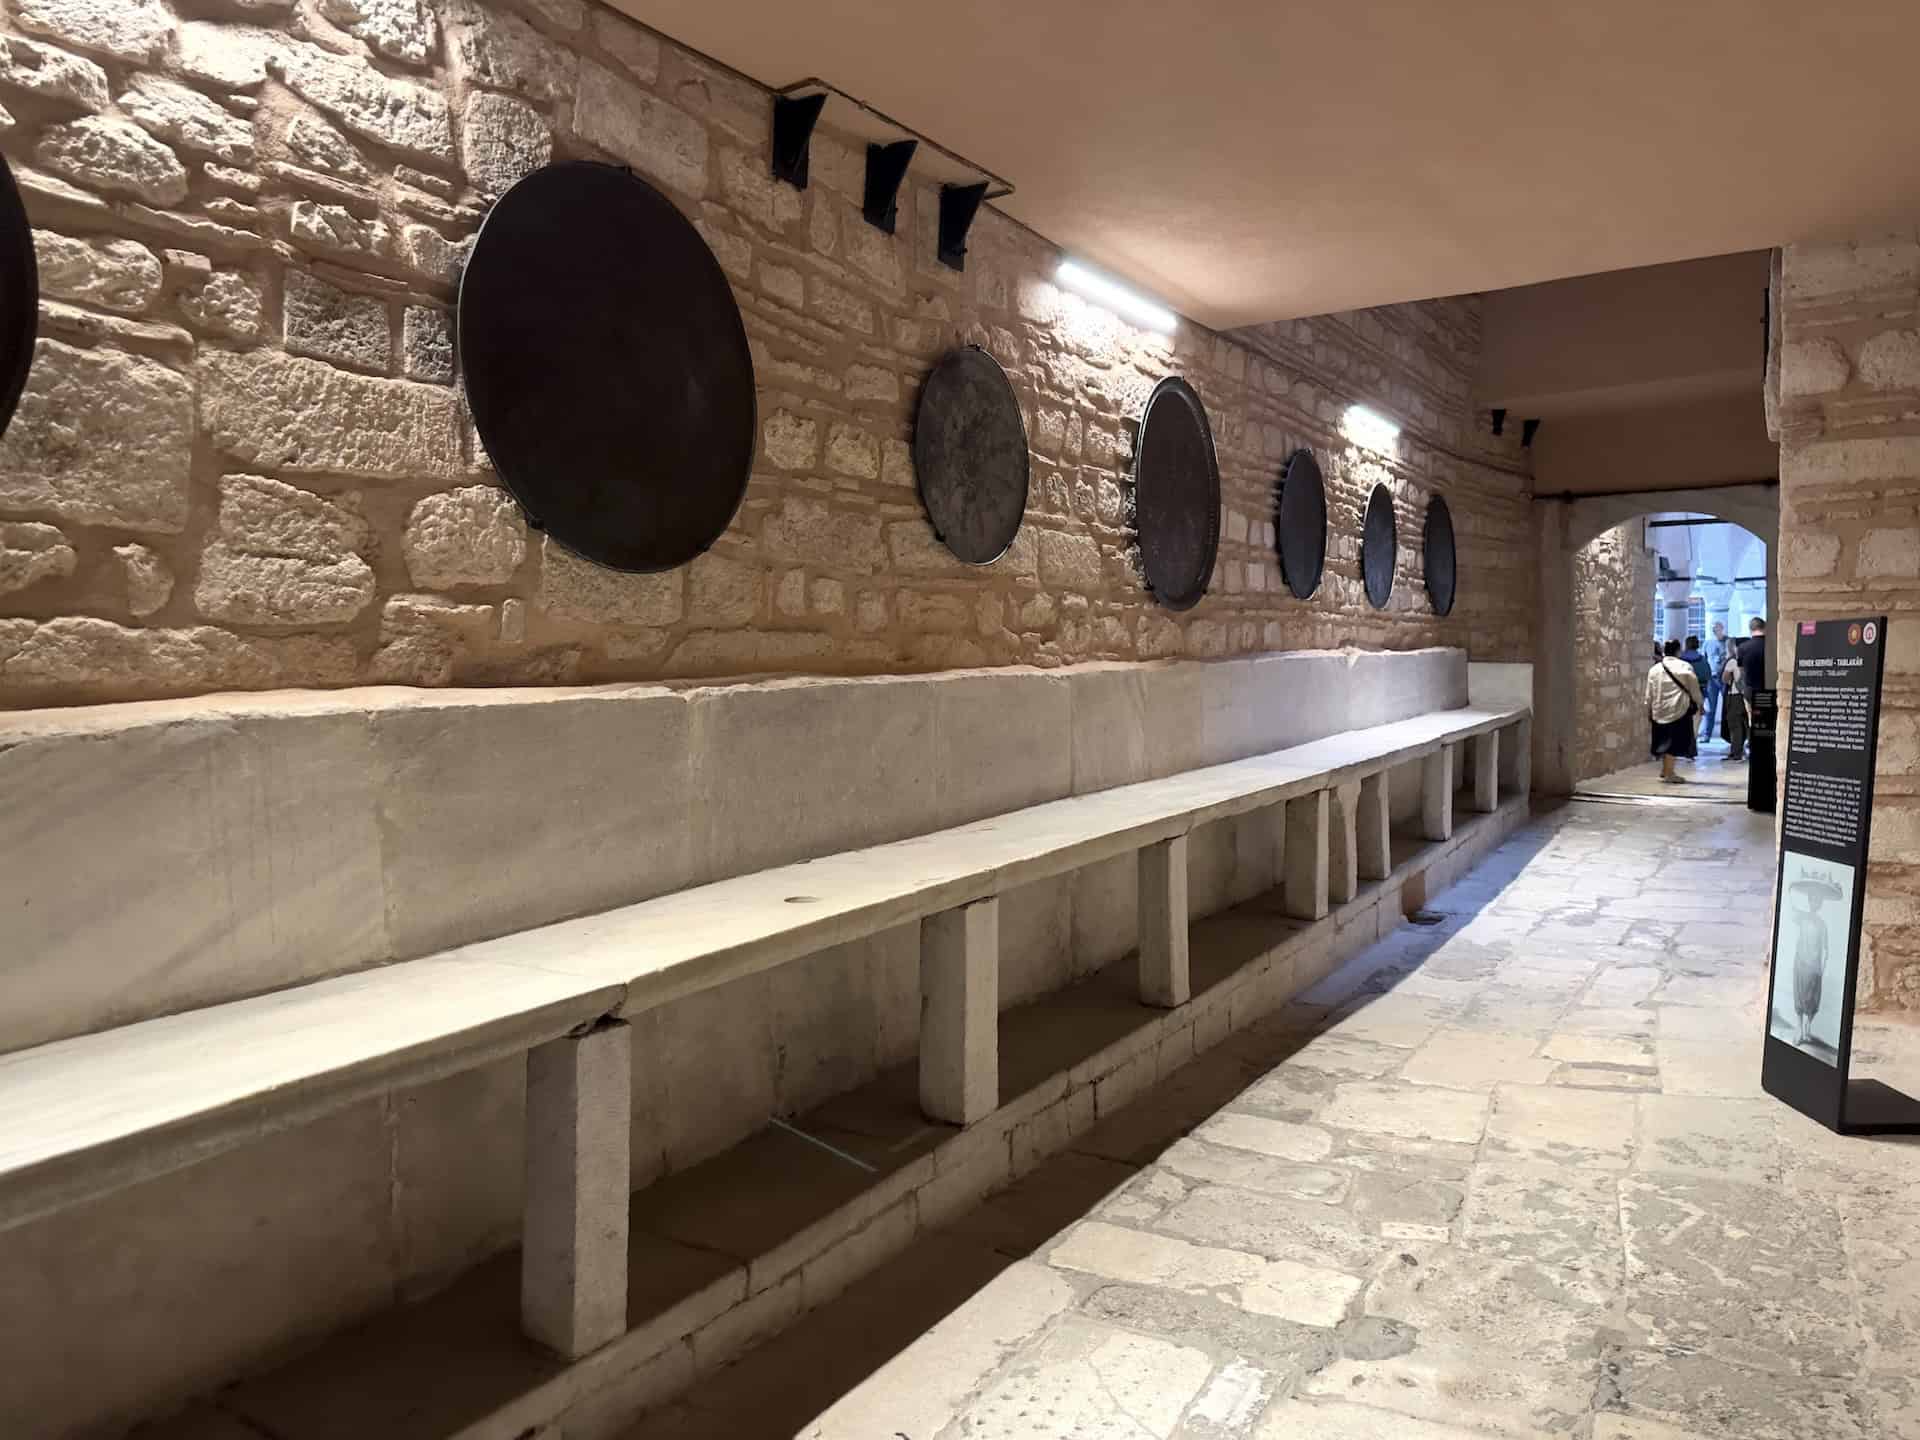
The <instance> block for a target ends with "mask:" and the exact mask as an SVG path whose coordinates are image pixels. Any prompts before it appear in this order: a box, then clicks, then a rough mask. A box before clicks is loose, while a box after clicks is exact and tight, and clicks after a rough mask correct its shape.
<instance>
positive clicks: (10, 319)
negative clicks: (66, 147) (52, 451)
mask: <svg viewBox="0 0 1920 1440" xmlns="http://www.w3.org/2000/svg"><path fill="white" fill-rule="evenodd" d="M39 324H40V266H39V263H38V262H37V261H36V260H35V259H34V255H33V227H32V226H31V225H29V224H28V223H27V211H26V207H25V206H24V205H22V204H21V203H20V191H19V188H18V187H17V186H16V185H15V184H14V183H13V171H12V170H11V169H9V168H8V166H7V162H6V157H5V156H0V435H4V434H6V433H7V425H8V424H9V423H10V422H11V421H12V419H13V412H14V410H15V408H16V407H17V406H18V405H19V404H20V392H21V391H22V390H24V389H25V388H26V384H27V371H28V370H29V369H30V368H31V367H32V365H33V339H34V335H35V334H36V333H37V331H38V329H39Z"/></svg>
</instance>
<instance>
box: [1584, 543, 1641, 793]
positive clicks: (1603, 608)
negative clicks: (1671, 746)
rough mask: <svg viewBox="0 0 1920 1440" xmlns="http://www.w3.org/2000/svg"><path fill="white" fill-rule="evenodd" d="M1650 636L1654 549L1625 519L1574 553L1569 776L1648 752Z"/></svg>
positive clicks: (1634, 760) (1615, 766) (1633, 761)
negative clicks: (1571, 771)
mask: <svg viewBox="0 0 1920 1440" xmlns="http://www.w3.org/2000/svg"><path fill="white" fill-rule="evenodd" d="M1652 644H1653V552H1652V551H1650V550H1649V549H1648V548H1647V544H1646V526H1645V524H1644V522H1642V521H1639V520H1629V521H1628V522H1627V523H1626V524H1624V525H1617V526H1615V527H1614V528H1613V529H1611V530H1609V531H1607V532H1606V533H1605V534H1603V535H1600V536H1597V537H1596V538H1594V539H1593V540H1591V541H1589V542H1588V543H1587V544H1586V545H1585V546H1583V547H1582V548H1581V549H1580V550H1579V552H1578V553H1577V554H1575V556H1574V560H1573V665H1572V673H1573V717H1574V732H1573V734H1574V757H1573V778H1574V779H1575V780H1576V781H1580V780H1591V779H1592V778H1593V777H1595V776H1596V775H1611V774H1612V773H1613V772H1614V771H1616V770H1621V769H1624V768H1626V767H1627V766H1629V765H1637V764H1639V763H1640V762H1641V761H1643V760H1645V759H1646V758H1647V701H1646V677H1647V665H1648V664H1649V662H1650V660H1651V657H1652Z"/></svg>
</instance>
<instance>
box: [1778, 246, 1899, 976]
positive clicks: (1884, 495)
mask: <svg viewBox="0 0 1920 1440" xmlns="http://www.w3.org/2000/svg"><path fill="white" fill-rule="evenodd" d="M1773 314H1774V316H1775V317H1776V324H1777V325H1778V326H1779V329H1778V331H1777V334H1776V337H1775V339H1776V343H1775V345H1774V355H1775V364H1774V366H1773V367H1772V368H1771V372H1770V374H1769V376H1768V383H1769V389H1770V391H1771V393H1770V394H1769V397H1768V398H1769V401H1770V405H1769V419H1770V421H1771V422H1772V424H1773V426H1774V428H1775V432H1776V435H1777V438H1778V439H1779V440H1780V442H1781V443H1780V581H1781V592H1782V593H1781V598H1780V626H1779V635H1778V644H1779V650H1780V653H1779V676H1780V708H1781V711H1782V715H1781V727H1782V728H1781V733H1782V734H1783V735H1784V734H1785V733H1786V729H1785V727H1786V725H1787V721H1788V712H1790V710H1791V708H1792V683H1793V643H1794V623H1795V622H1796V621H1799V620H1812V619H1818V618H1821V617H1823V616H1824V617H1835V616H1844V615H1858V614H1872V613H1874V612H1876V611H1884V612H1886V613H1887V614H1888V615H1889V617H1890V623H1889V625H1888V637H1887V639H1888V645H1887V657H1886V667H1887V668H1886V683H1885V686H1884V689H1883V691H1882V695H1881V715H1880V754H1879V763H1878V768H1877V771H1876V776H1875V780H1874V806H1873V839H1872V846H1871V849H1870V850H1869V852H1868V876H1867V898H1866V912H1865V919H1864V929H1863V938H1862V941H1861V957H1862V958H1861V966H1860V989H1861V992H1862V993H1861V999H1862V1003H1863V1004H1866V1005H1868V1006H1870V1007H1873V1008H1880V1009H1887V1008H1899V1009H1908V1010H1911V1009H1920V429H1917V428H1916V424H1915V415H1916V409H1915V407H1916V405H1920V233H1916V232H1915V231H1914V230H1912V229H1911V228H1909V229H1907V230H1904V231H1900V232H1898V233H1892V234H1887V235H1884V236H1880V237H1877V238H1874V239H1869V240H1862V241H1859V242H1857V243H1852V244H1836V245H1794V246H1790V247H1788V248H1787V250H1786V251H1785V252H1784V253H1783V256H1782V259H1781V263H1780V265H1779V266H1778V267H1777V269H1776V273H1775V276H1774V304H1773Z"/></svg>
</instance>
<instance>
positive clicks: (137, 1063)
mask: <svg viewBox="0 0 1920 1440" xmlns="http://www.w3.org/2000/svg"><path fill="white" fill-rule="evenodd" d="M1528 724H1529V719H1528V712H1527V711H1526V710H1524V709H1510V710H1494V709H1474V708H1467V709H1457V710H1445V711H1436V712H1432V713H1429V714H1425V715H1420V716H1416V717H1413V718H1411V719H1407V720H1401V721H1396V722H1394V723H1391V724H1386V725H1380V726H1376V727H1373V728H1370V729H1365V730H1356V731H1348V732H1345V733H1342V734H1338V735H1334V736H1330V737H1328V738H1326V739H1322V740H1317V741H1314V742H1311V743H1309V744H1304V745H1299V746H1295V747H1292V748H1289V749H1284V750H1277V751H1273V752H1271V753H1268V754H1265V755H1259V756H1255V757H1252V758H1249V759H1245V760H1239V761H1234V762H1232V763H1228V764H1221V765H1214V766H1210V767H1206V768H1203V769H1198V770H1191V771H1187V772H1185V773H1181V774H1177V775H1173V776H1169V777H1167V778H1164V779H1159V780H1151V781H1145V782H1142V783H1138V784H1131V785H1124V786H1119V787H1116V788H1114V789H1110V790H1104V791H1099V792H1096V793H1092V794H1087V795H1080V796H1074V797H1071V798H1067V799H1061V800H1055V801H1050V802H1046V803H1043V804H1039V805H1035V806H1031V807H1029V808H1027V809H1023V810H1019V811H1015V812H1012V813H1009V814H1005V815H1000V816H995V817H992V818H989V819H986V820H981V821H977V822H975V823H972V824H967V825H961V826H957V827H955V828H952V829H947V830H942V831H937V832H934V833H931V834H927V835H923V836H919V837H916V838H913V839H908V840H901V841H896V842H894V843H891V844H885V845H878V846H874V847H871V848H867V849H861V850H854V851H847V852H844V853H840V854H836V855H832V856H829V857H826V858H822V859H817V860H809V861H803V862H800V863H796V864H790V865H783V866H780V867H777V868H774V869H769V870H763V871H760V872H757V873H754V874H749V875H744V876H740V877H737V878H734V879H729V880H723V881H719V882H716V883H713V884H708V885H703V886H699V887H696V888H693V889H689V890H684V891H680V892H678V893H675V894H670V895H666V896H663V897H660V898H657V899H653V900H648V901H645V902H642V903H639V904H634V905H630V906H626V907H623V908H620V909H616V910H611V911H607V912H605V913H602V914H597V915H591V916H587V917H584V918H581V919H577V920H571V921H565V922H561V923H557V924H551V925H545V926H541V927H538V928H535V929H530V930H525V931H522V932H519V933H516V934H512V935H508V936H504V937H502V938H499V939H495V940H488V941H483V942H479V943H475V944H470V945H466V946H462V947H460V948H458V949H455V950H451V951H448V952H445V953H443V954H439V955H434V956H429V957H427V958H424V959H419V960H411V961H405V962H401V963H397V964H393V965H388V966H386V967H383V968H379V969H373V970H367V971H361V972H357V973H354V974H349V975H345V976H339V977H336V978H332V979H327V980H322V981H318V982H315V983H311V984H307V985H302V986H298V987H295V988H292V989H288V990H283V991H279V992H276V993H273V994H268V995H262V996H258V997H255V998H252V999H245V1000H238V1001H233V1002H229V1003H224V1004H219V1005H214V1006H209V1007H207V1008H204V1009H200V1010H194V1011H189V1012H186V1013H183V1014H179V1015H173V1016H168V1017H164V1018H159V1019H153V1020H146V1021H141V1022H139V1023H136V1024H132V1025H127V1026H124V1027H121V1028H118V1029H114V1030H107V1031H102V1032H99V1033H95V1034H90V1035H84V1036H80V1037H76V1038H73V1039H67V1040H60V1041H56V1042H53V1043H50V1044H46V1045H41V1046H38V1047H35V1048H32V1049H27V1050H23V1051H18V1052H15V1053H13V1054H9V1055H6V1056H0V1229H5V1228H7V1227H10V1226H14V1225H19V1224H22V1223H25V1222H27V1221H29V1220H32V1219H34V1218H36V1217H38V1216H42V1215H46V1214H49V1213H52V1212H55V1211H58V1210H60V1209H63V1208H66V1207H69V1206H72V1205H75V1204H78V1203H80V1202H81V1201H84V1200H86V1199H89V1198H91V1197H94V1196H98V1195H102V1194H106V1193H109V1192H111V1191H113V1190H116V1189H119V1188H122V1187H125V1186H128V1185H132V1184H134V1183H136V1182H138V1181H140V1180H143V1179H146V1178H148V1177H151V1176H154V1175H159V1174H163V1173H165V1172H167V1171H170V1170H174V1169H178V1168H180V1167H183V1166H186V1165H190V1164H192V1163H194V1162H195V1161H197V1160H200V1159H204V1158H206V1157H208V1156H211V1155H214V1154H217V1153H219V1152H221V1151H224V1150H228V1149H231V1148H234V1147H236V1146H238V1145H241V1144H244V1143H246V1142H247V1141H248V1140H250V1139H253V1138H256V1137H258V1136H261V1135H264V1134H266V1133H269V1132H271V1131H275V1130H279V1129H285V1128H287V1127H291V1126H294V1125H298V1124H300V1123H302V1122H303V1121H307V1120H310V1119H314V1118H317V1117H319V1116H321V1115H323V1114H326V1113H328V1112H330V1111H333V1110H336V1109H339V1108H341V1107H344V1106H346V1105H349V1104H351V1103H353V1102H354V1101H356V1100H360V1099H363V1098H366V1097H369V1096H372V1095H375V1094H378V1093H381V1092H383V1091H385V1090H389V1089H392V1088H394V1087H397V1086H405V1085H414V1084H420V1083H424V1082H427V1081H430V1080H433V1079H436V1078H439V1077H441V1076H445V1075H449V1074H453V1073H456V1072H459V1071H463V1070H467V1069H471V1068H474V1067H477V1066H480V1065H483V1064H485V1063H487V1062H489V1061H492V1060H496V1059H500V1058H502V1057H508V1056H512V1055H516V1054H519V1053H525V1054H526V1055H527V1057H528V1058H527V1067H528V1069H527V1119H526V1123H527V1152H526V1153H527V1160H526V1165H527V1186H526V1204H525V1215H524V1220H523V1246H522V1286H521V1289H522V1307H521V1308H522V1321H523V1325H524V1327H525V1329H526V1331H527V1333H528V1334H529V1335H530V1336H531V1337H532V1338H534V1339H535V1340H537V1341H539V1342H540V1343H542V1344H544V1345H546V1346H548V1347H550V1348H551V1349H553V1350H555V1351H557V1352H559V1353H560V1354H561V1355H563V1356H566V1357H578V1356H581V1355H584V1354H586V1353H588V1352H590V1351H592V1350H594V1349H597V1348H598V1347H600V1346H602V1345H605V1344H607V1343H608V1342H609V1341H611V1340H613V1339H614V1338H616V1337H617V1336H619V1335H620V1334H621V1333H622V1332H623V1331H624V1329H625V1324H626V1294H627V1275H626V1263H627V1260H626V1257H627V1244H626V1238H627V1237H626V1215H627V1197H628V1189H629V1183H628V1182H629V1178H630V1176H629V1166H628V1153H627V1147H628V1125H629V1118H630V1105H631V1089H630V1085H631V1054H630V1049H629V1038H628V1037H629V1031H628V1028H627V1026H626V1024H625V1023H624V1021H625V1019H626V1018H627V1017H631V1016H633V1015H636V1014H639V1013H641V1012H644V1011H646V1010H648V1009H650V1008H652V1007H656V1006H660V1005H664V1004H666V1003H668V1002H670V1001H672V1000H674V999H676V998H679V997H682V996H686V995H689V994H693V993H695V992H698V991H702V990H707V989H711V988H714V987H717V986H720V985H723V984H725V983H727V982H729V981H732V980H736V979H739V978H741V977H743V976H747V975H751V974H754V973H757V972H760V971H765V970H768V969H771V968H773V967H776V966H779V965H782V964H785V963H787V962H789V961H792V960H795V959H797V958H799V957H801V956H804V955H808V954H811V953H813V952H815V951H818V950H820V949H822V948H823V947H826V946H829V945H834V944H838V943H840V942H844V941H848V940H853V939H858V938H861V937H864V936H868V935H872V934H875V933H877V932H879V931H882V930H885V929H889V928H891V927H894V926H898V925H901V924H905V923H909V922H913V921H918V922H919V923H920V925H921V937H922V938H921V990H922V1006H921V1047H920V1094H921V1103H922V1107H923V1109H924V1110H925V1111H926V1112H927V1114H928V1115H929V1116H930V1117H931V1118H934V1119H936V1120H941V1121H945V1122H949V1123H953V1124H960V1125H966V1124H969V1123H972V1122H974V1121H977V1120H979V1119H981V1118H982V1117H984V1116H985V1115H987V1114H989V1113H991V1112H992V1111H993V1110H994V1109H995V1107H996V1106H997V1105H998V1103H999V1096H998V1056H997V1029H996V1018H997V1014H998V1008H999V1007H998V993H997V992H998V966H997V961H998V919H999V915H998V906H999V896H1000V895H1001V894H1002V893H1004V892H1006V891H1009V890H1012V889H1014V888H1016V887H1019V886H1022V885H1026V884H1029V883H1032V882H1034V881H1038V880H1042V879H1046V878H1048V877H1051V876H1057V875H1061V874H1064V873H1067V872H1069V871H1073V870H1076V869H1079V868H1081V867H1083V866H1087V865H1090V864H1094V863H1096V862H1098V861H1101V860H1105V859H1108V858H1111V857H1114V856H1118V855H1124V854H1126V853H1129V852H1134V853H1137V855H1138V857H1139V860H1138V863H1139V878H1140V906H1139V931H1140V934H1139V966H1140V975H1139V983H1140V996H1141V999H1142V1000H1143V1001H1144V1002H1146V1003H1148V1004H1150V1005H1157V1006H1178V1005H1181V1004H1184V1003H1186V1001H1187V1000H1188V999H1189V996H1190V992H1191V987H1190V982H1189V978H1188V963H1187V897H1186V882H1187V876H1186V845H1187V836H1188V834H1189V832H1191V831H1192V830H1193V829H1194V828H1195V827H1196V826H1199V825H1203V824H1206V823H1209V822H1212V821H1216V820H1222V819H1226V818H1229V817H1232V816H1236V815H1244V814H1248V813H1250V812H1254V811H1258V810H1270V811H1271V812H1272V813H1273V814H1274V816H1275V817H1276V820H1277V821H1278V822H1279V823H1280V824H1281V825H1283V826H1284V831H1285V834H1284V838H1283V841H1282V845H1283V849H1282V856H1283V859H1282V864H1283V867H1284V888H1285V894H1286V906H1287V909H1288V910H1289V911H1290V912H1291V913H1293V914H1295V915H1297V916H1300V917H1302V918H1306V919H1313V918H1317V917H1318V916H1321V915H1325V914H1326V913H1327V910H1328V906H1329V903H1330V902H1331V903H1339V902H1341V901H1344V900H1346V899H1350V898H1351V897H1352V895H1353V893H1354V890H1355V889H1356V888H1357V886H1358V884H1359V883H1360V882H1361V881H1364V880H1368V879H1377V878H1382V877H1385V876H1386V875H1387V873H1388V871H1389V869H1390V868H1391V856H1390V853H1389V835H1388V829H1389V798H1390V797H1389V794H1388V785H1387V774H1388V772H1389V771H1390V770H1392V769H1393V768H1395V767H1397V766H1400V765H1403V764H1406V763H1408V762H1411V761H1420V762H1421V764H1422V816H1421V821H1422V826H1423V829H1424V832H1425V834H1426V836H1427V837H1428V838H1429V839H1433V840H1443V839H1446V838H1448V837H1449V836H1450V835H1451V832H1452V825H1453V819H1452V805H1453V800H1454V795H1455V788H1456V778H1457V777H1456V776H1455V774H1454V765H1453V762H1454V751H1455V747H1457V746H1461V745H1465V746H1467V747H1468V754H1469V757H1470V762H1471V777H1472V788H1471V791H1470V797H1471V802H1472V805H1473V808H1474V809H1476V810H1482V811H1492V810H1493V809H1494V808H1495V807H1496V805H1497V804H1498V801H1499V791H1498V775H1499V771H1500V769H1501V765H1500V748H1501V745H1502V740H1501V736H1502V734H1503V733H1504V734H1506V735H1507V736H1509V737H1510V741H1511V743H1513V744H1514V745H1516V746H1517V749H1518V754H1517V757H1516V762H1517V763H1516V765H1515V766H1514V767H1513V768H1514V773H1516V774H1517V776H1518V777H1519V784H1520V788H1521V790H1522V793H1524V789H1525V784H1526V780H1525V776H1526V750H1527V744H1528V737H1527V729H1528Z"/></svg>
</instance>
